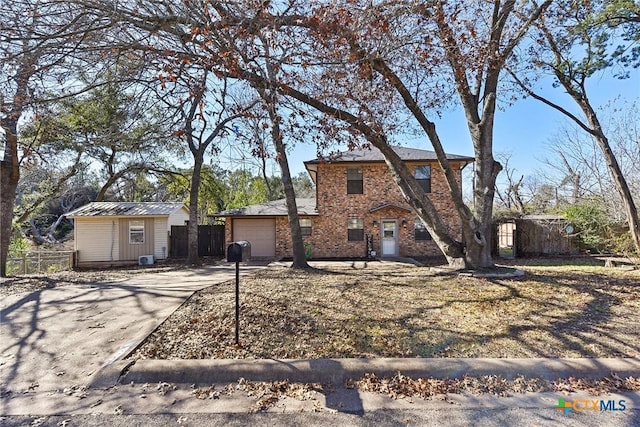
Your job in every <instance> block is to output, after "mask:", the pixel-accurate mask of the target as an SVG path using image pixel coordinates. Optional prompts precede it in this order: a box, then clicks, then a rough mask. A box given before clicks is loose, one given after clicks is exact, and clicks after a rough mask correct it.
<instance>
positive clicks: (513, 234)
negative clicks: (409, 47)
mask: <svg viewBox="0 0 640 427" xmlns="http://www.w3.org/2000/svg"><path fill="white" fill-rule="evenodd" d="M569 226H570V224H569V223H568V222H567V221H566V220H565V219H564V218H562V217H559V216H555V215H526V216H524V217H522V218H514V219H510V220H505V221H502V222H500V223H499V224H496V225H495V226H494V248H493V253H494V255H498V254H499V255H500V256H505V255H506V256H516V257H523V256H539V255H573V254H577V253H578V252H579V247H578V244H577V242H576V239H575V236H573V235H571V234H570V230H571V228H568V227H569ZM568 230H569V231H568Z"/></svg>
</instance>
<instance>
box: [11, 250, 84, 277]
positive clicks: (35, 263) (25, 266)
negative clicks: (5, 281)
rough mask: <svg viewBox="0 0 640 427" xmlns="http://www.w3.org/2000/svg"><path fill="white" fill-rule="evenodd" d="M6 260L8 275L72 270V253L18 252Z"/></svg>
mask: <svg viewBox="0 0 640 427" xmlns="http://www.w3.org/2000/svg"><path fill="white" fill-rule="evenodd" d="M17 255H18V256H14V257H10V258H8V259H7V271H8V272H9V274H40V273H53V272H55V271H63V270H72V269H73V266H74V260H75V252H74V251H19V252H18V253H17Z"/></svg>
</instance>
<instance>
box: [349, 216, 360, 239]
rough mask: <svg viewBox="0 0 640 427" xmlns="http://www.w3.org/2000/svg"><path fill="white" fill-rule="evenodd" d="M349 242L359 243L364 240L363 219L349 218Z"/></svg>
mask: <svg viewBox="0 0 640 427" xmlns="http://www.w3.org/2000/svg"><path fill="white" fill-rule="evenodd" d="M347 240H349V241H350V242H359V241H363V240H364V220H363V219H362V218H349V222H348V223H347Z"/></svg>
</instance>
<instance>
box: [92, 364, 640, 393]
mask: <svg viewBox="0 0 640 427" xmlns="http://www.w3.org/2000/svg"><path fill="white" fill-rule="evenodd" d="M123 362H124V361H123ZM118 365H119V366H117V367H116V366H113V367H111V368H110V369H103V370H102V371H100V372H98V373H96V375H95V377H94V379H93V381H92V384H91V385H92V387H110V386H113V385H116V383H120V384H128V383H131V382H134V383H159V382H168V383H182V384H215V383H229V382H236V381H237V380H238V379H239V378H244V379H246V380H251V381H278V380H289V381H292V382H306V383H312V382H322V383H332V384H341V383H343V382H344V381H345V380H347V379H358V378H360V377H362V376H363V375H364V374H365V373H375V374H376V375H378V376H391V375H394V374H395V373H397V372H398V371H400V372H401V373H402V374H404V375H407V376H410V377H414V378H419V377H422V378H429V377H431V378H459V377H462V376H464V375H469V376H482V375H500V376H502V377H504V378H508V379H511V378H514V377H516V376H518V375H524V376H527V377H538V378H543V379H546V380H555V379H557V378H568V377H570V376H574V377H581V378H602V377H606V376H608V375H610V374H611V373H613V372H614V373H616V374H617V375H619V376H620V377H623V378H625V377H629V376H633V377H640V358H625V359H605V358H603V359H543V358H539V359H473V358H458V359H454V358H448V359H444V358H440V359H426V358H422V359H421V358H415V359H308V360H274V359H254V360H247V359H245V360H230V359H219V360H138V361H136V362H135V363H134V364H132V365H129V364H124V363H123V364H118ZM117 369H122V371H121V372H120V375H116V374H117Z"/></svg>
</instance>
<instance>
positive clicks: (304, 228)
mask: <svg viewBox="0 0 640 427" xmlns="http://www.w3.org/2000/svg"><path fill="white" fill-rule="evenodd" d="M300 232H301V233H302V235H303V236H311V220H310V219H308V218H305V219H300Z"/></svg>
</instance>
